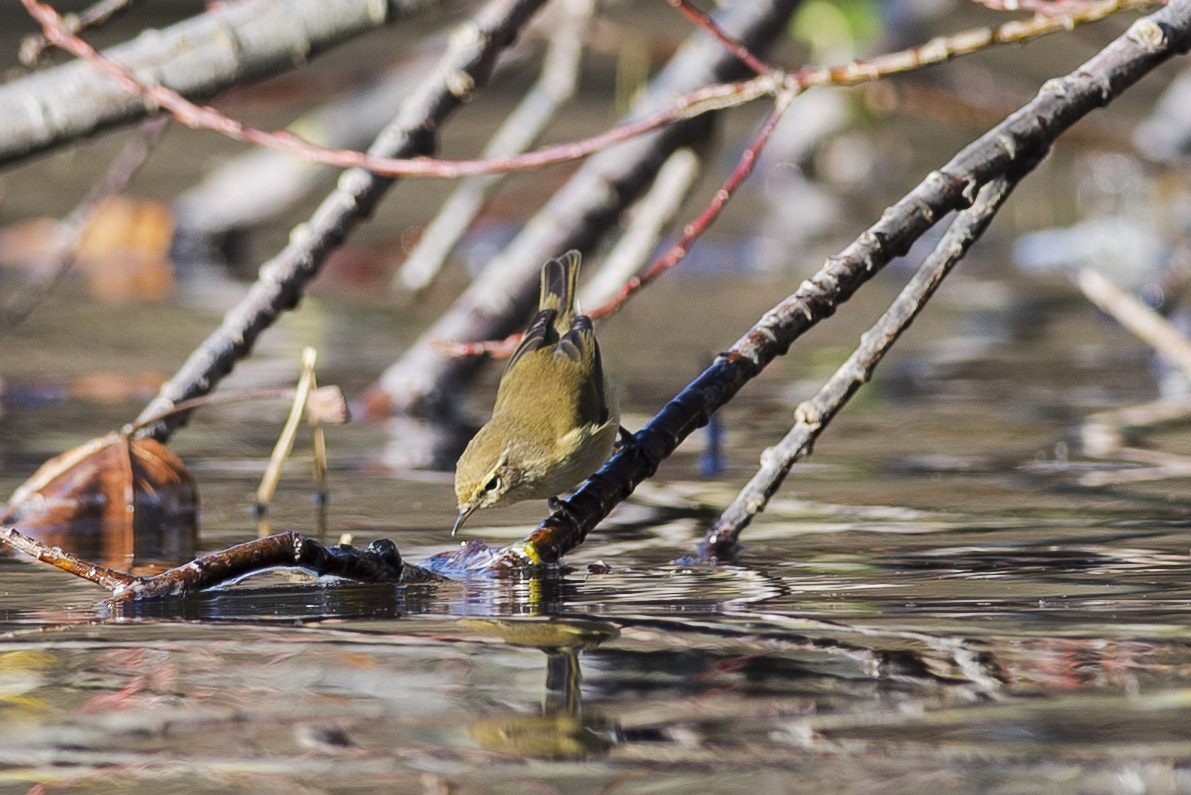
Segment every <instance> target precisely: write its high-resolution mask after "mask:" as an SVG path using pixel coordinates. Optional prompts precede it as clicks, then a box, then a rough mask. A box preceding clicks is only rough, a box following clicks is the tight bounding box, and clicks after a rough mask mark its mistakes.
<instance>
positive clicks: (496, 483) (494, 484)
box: [484, 475, 500, 491]
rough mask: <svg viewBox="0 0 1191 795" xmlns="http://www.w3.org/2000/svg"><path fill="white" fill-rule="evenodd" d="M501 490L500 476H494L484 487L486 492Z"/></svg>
mask: <svg viewBox="0 0 1191 795" xmlns="http://www.w3.org/2000/svg"><path fill="white" fill-rule="evenodd" d="M499 490H500V476H499V475H493V476H492V480H490V481H488V483H487V484H486V485H485V486H484V491H499Z"/></svg>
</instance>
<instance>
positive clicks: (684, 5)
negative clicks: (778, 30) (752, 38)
mask: <svg viewBox="0 0 1191 795" xmlns="http://www.w3.org/2000/svg"><path fill="white" fill-rule="evenodd" d="M666 2H667V3H669V4H670V5H672V6H674V7H675V8H677V9H678V10H679V11H681V12H682V14H683V16H685V17H686V18H687V19H689V20H690V21H691V22H693V23H695V25H696V26H698V27H700V28H702V29H703V30H705V31H707V33H709V34H711V36H712V37H713V38H714V39H715V40H716V41H718V42H719V43H720V44H722V45H723V46H724V47H725V48H726V49H727V50H728V52H730V53H732V54H733V55H735V56H736V57H737V58H739V59H740V61H741V63H743V64H744V65H745V66H747V67H748V68H749V69H752V70H753V71H754V72H756V73H757V74H759V75H769V76H770V77H774V76H777V75H778V71H777V70H776V69H774V68H773V67H772V66H770V65H769V64H767V63H765V62H764V61H762V60H761V59H760V58H758V57H757V56H755V55H753V53H752V52H751V51H750V50H749V48H748V47H745V46H744V45H743V44H741V43H740V42H739V41H737V40H736V39H734V38H732V37H731V36H729V35H728V34H727V33H725V32H724V29H723V28H721V27H720V26H719V25H717V24H715V20H713V19H712V18H711V17H709V16H707V14H704V13H703V12H702V11H700V10H699V9H697V8H695V7H694V6H693V5H691V4H690V3H689V2H688V1H687V0H666Z"/></svg>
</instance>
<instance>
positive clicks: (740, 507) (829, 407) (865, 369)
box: [698, 164, 1032, 560]
mask: <svg viewBox="0 0 1191 795" xmlns="http://www.w3.org/2000/svg"><path fill="white" fill-rule="evenodd" d="M1030 165H1031V166H1032V164H1030ZM1019 178H1020V177H1016V176H1015V177H1009V176H1000V177H997V178H996V179H994V180H992V181H991V182H989V183H988V184H987V185H985V186H984V187H983V188H982V189H981V191H980V195H979V196H978V197H977V199H976V202H975V203H974V204H973V205H972V206H971V207H970V208H969V209H967V210H964V211H963V212H961V213H959V214H958V215H957V216H956V217H955V220H954V221H952V223H951V226H950V227H949V228H948V229H947V232H946V233H945V234H944V235H943V237H942V239H941V240H940V241H939V243H938V245H936V246H935V248H934V250H933V251H932V252H931V253H930V255H929V256H928V257H927V258H926V259H925V260H924V261H923V263H922V265H921V266H919V268H918V271H917V272H916V273H915V274H914V276H913V278H912V279H910V281H909V283H908V284H907V285H906V286H905V288H904V289H903V290H902V291H901V293H900V294H899V295H898V297H897V298H896V299H895V300H894V301H893V303H892V304H891V305H890V307H889V309H887V310H885V313H884V314H882V315H881V317H880V318H879V319H878V320H877V322H876V323H874V324H873V326H872V328H870V329H869V330H868V331H866V332H865V333H864V334H863V335H862V336H861V338H860V345H859V346H858V347H857V348H856V350H855V351H853V353H852V355H851V356H849V357H848V358H847V360H846V361H845V362H844V363H843V364H842V365H840V367H839V369H837V370H836V371H835V373H834V374H833V375H832V376H831V378H829V379H828V380H827V382H826V383H824V384H823V386H822V387H821V388H820V389H819V391H818V393H817V394H816V395H815V396H814V397H812V398H811V399H810V400H807V401H805V402H803V403H802V404H801V405H799V406H798V408H797V409H796V410H795V412H794V416H795V418H796V420H797V422H796V424H795V425H794V427H793V428H791V429H790V432H789V433H787V434H786V436H785V438H783V439H782V440H781V441H780V442H779V443H778V444H776V445H774V446H773V447H770V448H768V449H767V450H765V452H764V453H762V454H761V467H760V469H758V470H757V473H756V474H755V475H753V477H752V479H751V480H750V481H749V482H748V484H747V485H746V486H745V487H744V488H743V489H742V490H741V491H740V493H739V494H738V495H737V496H736V499H735V500H733V501H732V504H731V505H729V506H728V508H727V509H726V510H725V511H724V512H723V513H722V514H721V515H720V518H719V519H718V520H717V521H716V522H715V524H713V525H712V526H711V528H710V529H709V530H708V531H707V534H706V535H705V536H704V538H703V542H702V543H701V544H700V545H699V553H698V556H699V558H700V559H701V560H730V559H731V558H732V557H733V556H734V554H735V552H736V548H737V544H738V542H739V539H740V534H741V532H742V531H743V530H744V528H745V527H747V526H748V525H749V523H750V522H751V521H752V519H753V517H754V516H755V515H756V514H758V513H760V512H761V511H763V510H765V506H766V505H767V504H768V503H769V499H770V497H772V496H773V495H774V494H775V493H776V492H777V490H778V488H779V487H780V486H781V484H782V481H783V480H785V478H786V475H787V473H789V471H790V467H791V466H793V465H794V463H795V462H796V461H797V460H799V459H801V458H805V457H806V456H807V455H809V454H810V451H811V447H812V446H813V445H814V443H815V440H816V439H817V438H818V437H819V434H820V433H822V431H823V429H824V428H826V427H827V425H828V423H830V422H831V420H832V419H833V418H834V417H835V415H836V414H837V413H839V411H840V409H842V408H843V407H844V405H845V404H846V403H847V402H848V400H850V399H851V397H852V395H854V394H855V393H856V391H857V390H858V389H859V388H860V387H861V385H863V384H864V383H866V382H867V381H868V380H869V379H870V378H871V377H872V374H873V371H874V370H875V369H876V367H877V365H878V364H879V363H880V361H881V359H882V358H884V356H885V354H886V353H887V352H888V351H889V349H890V348H891V347H893V343H895V342H896V341H897V340H898V338H899V337H900V336H901V334H902V332H904V331H905V330H906V329H907V328H909V326H910V324H911V323H912V322H913V321H914V318H916V317H917V316H918V313H919V312H921V311H922V310H923V309H924V308H925V307H926V303H927V301H929V300H930V298H931V296H932V295H934V293H935V290H936V289H938V286H939V285H940V284H941V283H942V281H943V279H944V278H945V277H946V276H947V274H948V273H950V272H951V269H952V268H953V267H954V266H955V264H956V263H957V262H959V261H960V260H961V259H962V258H963V257H964V255H965V254H967V252H968V250H969V249H970V248H971V246H972V244H973V243H975V242H976V241H977V240H978V239H979V238H980V236H981V235H982V234H983V233H984V230H985V229H987V228H988V224H989V223H990V222H991V221H992V219H993V217H994V216H995V215H996V214H997V212H998V211H999V210H1000V209H1001V206H1002V205H1003V204H1004V203H1005V199H1007V198H1008V197H1009V193H1010V191H1012V190H1013V188H1014V186H1015V185H1016V184H1017V181H1018V179H1019Z"/></svg>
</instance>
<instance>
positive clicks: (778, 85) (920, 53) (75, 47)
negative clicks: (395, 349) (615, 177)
mask: <svg viewBox="0 0 1191 795" xmlns="http://www.w3.org/2000/svg"><path fill="white" fill-rule="evenodd" d="M21 2H22V3H23V4H24V5H25V7H26V8H27V9H28V10H29V13H30V14H31V15H32V16H33V17H34V18H35V19H37V20H38V22H39V23H41V25H42V29H43V30H44V32H45V35H46V38H47V39H48V40H50V41H51V42H53V43H54V44H56V45H57V46H59V47H62V48H63V49H66V50H68V51H70V52H72V53H74V54H75V55H76V56H78V57H79V58H82V59H84V60H86V61H87V62H88V63H90V64H91V66H92V67H93V68H94V69H95V70H96V72H98V73H101V74H103V75H106V76H108V77H109V78H111V79H113V80H115V81H116V83H117V84H118V85H119V86H120V87H122V88H123V89H124V90H125V91H127V92H129V93H130V94H132V95H135V96H137V97H140V98H142V99H143V100H144V101H145V102H146V103H147V104H148V105H150V106H153V107H156V106H160V107H162V108H164V109H166V110H168V111H170V112H171V113H173V114H174V117H175V118H176V119H177V120H178V121H179V122H181V123H182V124H184V125H186V126H188V127H191V128H194V129H200V130H210V131H213V132H218V133H221V134H223V135H225V136H227V137H229V138H233V139H235V140H237V141H243V142H245V143H250V144H255V145H257V146H263V147H268V148H272V149H277V150H280V151H285V152H289V153H291V154H293V155H295V156H297V157H301V158H303V159H305V160H307V161H309V162H311V163H318V164H320V165H324V166H334V167H336V168H363V169H367V170H369V171H371V172H373V173H375V174H380V175H384V176H390V177H397V176H427V177H441V178H444V179H456V178H459V177H465V176H475V175H479V174H493V173H498V172H509V171H526V170H532V169H538V168H542V167H543V166H547V165H552V164H557V163H562V162H566V161H568V160H577V159H580V158H583V157H587V156H589V155H591V154H593V153H595V152H599V151H602V150H604V149H607V148H608V147H610V146H611V145H613V144H616V143H620V142H622V141H626V140H629V139H632V138H635V137H637V136H640V135H643V134H645V133H648V132H650V131H653V130H657V129H659V128H661V127H664V126H666V125H670V124H673V123H675V122H677V121H680V120H683V119H689V118H693V117H695V116H699V115H702V114H705V113H709V112H711V111H714V110H722V109H724V108H728V107H735V106H738V105H743V104H746V103H748V102H751V101H752V100H754V99H757V98H759V97H761V96H766V95H777V94H779V93H781V92H783V91H786V92H793V93H797V92H798V91H800V90H802V89H805V88H808V87H810V86H816V85H854V84H857V83H863V82H868V81H871V80H876V79H878V78H880V77H884V76H888V75H892V74H898V73H900V72H906V71H910V70H913V69H919V68H921V67H923V66H927V65H929V64H934V63H941V62H943V61H946V60H950V59H951V58H955V57H957V56H960V55H968V54H971V53H973V52H977V51H979V50H983V49H985V48H987V47H990V46H993V45H998V44H1017V43H1021V42H1023V41H1026V40H1028V39H1032V38H1037V37H1039V36H1043V35H1046V34H1048V33H1054V32H1056V31H1060V30H1069V29H1070V28H1072V27H1074V26H1076V25H1079V24H1084V23H1087V22H1093V21H1097V20H1100V19H1103V18H1105V17H1107V16H1109V15H1111V14H1114V13H1116V12H1118V11H1121V10H1124V9H1128V8H1135V7H1138V6H1141V5H1148V4H1149V3H1150V0H1101V2H1098V3H1090V4H1087V5H1084V6H1080V7H1079V8H1077V9H1075V10H1072V11H1071V12H1069V13H1067V14H1064V15H1059V16H1052V15H1048V14H1036V15H1035V16H1034V17H1032V18H1031V19H1029V20H1025V21H1013V22H1007V23H1005V24H1003V25H1000V26H998V27H995V28H978V29H974V30H969V31H964V32H961V33H957V34H952V35H950V36H942V37H939V38H936V39H932V40H931V41H929V42H927V43H926V44H924V45H922V46H920V47H915V48H912V49H908V50H903V51H901V52H896V53H890V54H887V55H882V56H879V57H877V58H873V59H870V60H866V61H854V62H852V63H850V64H846V65H844V66H835V67H821V66H810V67H806V68H804V69H802V70H800V71H798V72H797V73H795V74H793V75H789V76H784V75H783V74H782V73H781V72H779V71H777V70H775V69H772V68H769V67H767V66H765V65H764V64H763V63H761V62H760V61H759V60H758V59H757V58H755V57H753V56H751V55H750V54H749V53H751V49H750V48H749V46H748V45H747V43H745V42H743V41H739V40H738V37H733V36H731V35H730V33H729V32H728V31H726V30H724V29H722V28H720V27H719V26H718V25H717V24H716V23H714V22H712V21H710V20H706V19H705V18H704V17H703V16H702V14H700V13H698V12H693V13H692V14H691V16H692V18H693V19H696V20H701V21H700V25H701V26H702V27H703V28H704V29H706V30H708V31H710V32H711V33H712V35H713V36H714V37H715V40H716V41H718V42H720V43H721V44H722V45H724V46H726V47H727V48H728V50H729V52H731V53H732V54H733V55H734V56H735V57H737V58H738V59H741V61H742V62H743V63H747V64H749V66H750V68H753V69H757V70H761V71H762V74H761V75H760V76H759V77H757V78H755V79H753V80H748V81H744V82H742V83H739V84H737V85H720V86H707V87H704V88H702V89H700V90H698V91H694V92H691V93H690V94H686V95H681V96H678V97H675V98H674V101H673V102H671V103H670V104H669V106H668V107H663V108H662V109H660V110H658V111H656V112H654V113H652V114H650V115H649V116H646V117H643V118H634V119H633V120H632V121H629V122H626V123H624V124H622V125H620V126H618V127H613V128H612V129H610V130H607V131H605V132H603V133H601V134H599V135H595V136H592V137H590V138H585V139H582V140H579V141H572V142H568V143H563V144H558V145H555V146H547V147H543V148H541V149H538V150H535V151H533V152H529V153H527V154H522V155H511V156H497V157H487V158H479V159H471V160H443V159H438V158H431V157H425V156H423V157H418V158H416V159H412V158H409V157H401V156H393V155H388V156H386V155H383V154H379V153H376V152H369V153H364V152H356V151H353V150H350V149H328V148H326V147H323V146H318V145H316V144H314V143H311V142H310V141H308V140H305V139H303V138H301V137H299V136H297V135H295V134H294V133H292V132H290V131H288V130H276V131H273V132H266V131H264V130H260V129H257V128H255V127H250V126H248V125H246V124H244V123H242V122H240V121H237V120H235V119H232V118H230V117H228V116H226V115H224V114H222V113H220V112H219V111H217V110H215V109H214V108H211V107H206V106H199V105H196V104H194V103H193V102H190V101H189V100H187V99H186V98H185V97H183V96H182V95H181V94H179V93H178V92H177V91H174V90H172V89H171V88H169V87H168V86H167V85H164V84H158V83H153V82H150V81H145V80H141V79H138V78H137V76H136V75H135V74H134V72H133V70H131V69H129V68H127V67H125V66H124V65H122V64H121V63H119V62H118V61H116V60H114V59H112V58H110V57H106V56H104V55H102V54H100V53H98V52H96V51H95V49H94V48H93V47H91V46H90V45H89V44H87V43H86V42H85V41H83V40H82V39H80V38H78V37H77V36H75V35H74V34H73V33H71V32H70V30H69V29H68V26H67V25H66V24H65V22H64V21H63V19H62V18H61V17H60V16H58V14H57V13H56V12H55V11H54V10H53V9H52V8H50V7H49V6H46V5H44V4H41V3H39V2H37V0H21ZM680 7H683V6H680ZM464 83H466V81H464ZM455 88H456V90H458V91H461V92H463V93H466V92H467V91H468V90H469V87H468V86H467V85H465V84H456V86H455ZM2 109H3V108H2V106H0V110H2ZM0 162H2V150H0Z"/></svg>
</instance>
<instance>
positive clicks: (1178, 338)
mask: <svg viewBox="0 0 1191 795" xmlns="http://www.w3.org/2000/svg"><path fill="white" fill-rule="evenodd" d="M1076 283H1077V284H1078V285H1079V289H1080V290H1082V291H1083V294H1084V295H1085V296H1087V299H1088V300H1089V301H1091V302H1092V303H1093V304H1095V305H1096V306H1097V307H1099V308H1100V310H1101V311H1103V312H1104V313H1105V314H1108V315H1111V316H1112V318H1113V319H1114V320H1116V321H1117V322H1118V323H1120V324H1121V325H1122V326H1124V327H1125V328H1126V329H1128V330H1129V331H1131V332H1133V334H1134V335H1136V336H1137V337H1138V338H1139V339H1140V340H1142V341H1143V342H1145V343H1146V344H1147V345H1149V346H1150V347H1152V348H1153V349H1154V350H1156V351H1158V353H1160V354H1162V355H1163V356H1165V357H1166V358H1167V359H1170V361H1172V362H1174V363H1175V364H1176V365H1178V367H1179V369H1180V370H1182V371H1183V373H1184V374H1186V375H1191V340H1189V339H1187V335H1186V334H1184V333H1183V332H1182V331H1181V330H1180V329H1179V327H1178V326H1176V325H1175V324H1174V323H1171V322H1170V321H1169V320H1167V319H1166V318H1164V317H1162V316H1161V315H1159V314H1158V313H1157V312H1155V311H1154V310H1153V309H1150V308H1149V307H1148V306H1146V305H1145V304H1143V303H1142V302H1141V301H1139V300H1137V299H1136V298H1135V297H1133V296H1132V295H1130V294H1129V293H1127V292H1125V291H1124V290H1122V289H1121V288H1120V287H1119V286H1117V284H1116V283H1115V282H1114V281H1112V279H1109V278H1108V277H1107V276H1105V275H1104V274H1103V273H1101V272H1100V271H1098V270H1096V269H1094V268H1080V270H1079V274H1078V276H1077V277H1076Z"/></svg>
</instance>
